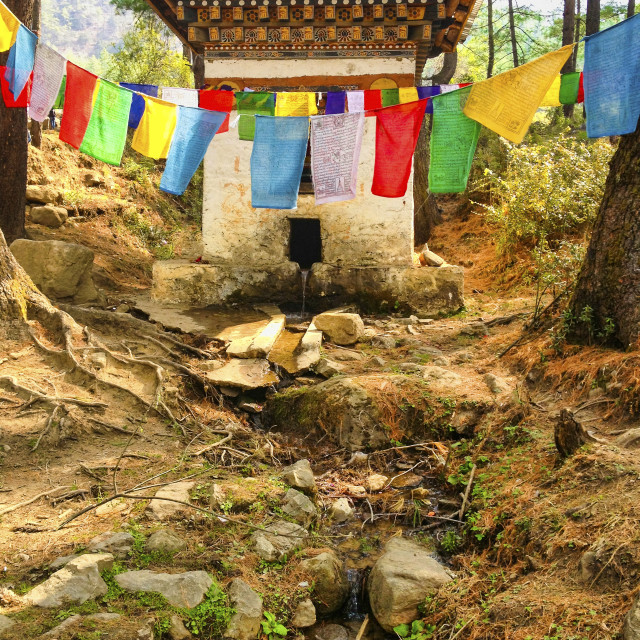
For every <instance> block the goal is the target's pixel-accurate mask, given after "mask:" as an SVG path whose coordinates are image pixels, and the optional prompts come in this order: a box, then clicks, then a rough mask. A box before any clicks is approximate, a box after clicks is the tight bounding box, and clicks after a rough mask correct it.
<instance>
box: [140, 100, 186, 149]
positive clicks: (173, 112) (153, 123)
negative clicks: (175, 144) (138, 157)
mask: <svg viewBox="0 0 640 640" xmlns="http://www.w3.org/2000/svg"><path fill="white" fill-rule="evenodd" d="M144 102H145V106H144V113H143V114H142V118H140V124H138V128H137V129H136V132H135V133H134V134H133V140H132V141H131V147H132V148H133V149H135V150H136V151H137V152H138V153H141V154H142V155H143V156H147V157H148V158H154V159H155V160H159V159H160V158H166V157H167V156H168V155H169V147H170V146H171V138H172V137H173V132H174V130H175V128H176V118H177V110H178V107H177V105H175V104H173V103H171V102H165V101H164V100H158V98H152V97H151V96H145V97H144Z"/></svg>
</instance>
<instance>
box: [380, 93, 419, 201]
mask: <svg viewBox="0 0 640 640" xmlns="http://www.w3.org/2000/svg"><path fill="white" fill-rule="evenodd" d="M426 106H427V101H426V99H425V100H419V101H418V102H411V103H409V104H399V105H396V106H393V107H389V108H387V109H380V111H376V117H377V121H376V159H375V165H374V169H373V185H372V186H371V193H373V195H376V196H383V197H385V198H400V197H402V196H403V195H404V194H405V193H406V191H407V183H408V181H409V176H410V175H411V159H412V158H413V152H414V150H415V148H416V144H417V142H418V136H419V135H420V127H421V126H422V120H423V118H424V110H425V108H426Z"/></svg>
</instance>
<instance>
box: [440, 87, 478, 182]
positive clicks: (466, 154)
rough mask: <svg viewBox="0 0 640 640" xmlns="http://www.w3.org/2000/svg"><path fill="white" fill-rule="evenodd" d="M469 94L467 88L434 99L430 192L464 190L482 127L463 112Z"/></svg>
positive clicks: (469, 90)
mask: <svg viewBox="0 0 640 640" xmlns="http://www.w3.org/2000/svg"><path fill="white" fill-rule="evenodd" d="M470 92H471V89H470V88H468V87H467V88H464V89H460V90H459V91H455V92H451V93H446V94H442V95H439V96H435V97H434V98H433V129H432V131H431V141H430V148H431V161H430V164H429V191H431V193H460V192H462V191H464V190H465V189H466V188H467V180H468V179H469V171H470V170H471V163H472V162H473V154H474V153H475V151H476V145H477V144H478V136H479V135H480V129H481V128H482V127H481V125H480V123H479V122H476V121H475V120H471V118H467V116H465V115H464V113H463V111H462V109H463V107H464V104H465V101H466V100H467V99H468V97H469V93H470Z"/></svg>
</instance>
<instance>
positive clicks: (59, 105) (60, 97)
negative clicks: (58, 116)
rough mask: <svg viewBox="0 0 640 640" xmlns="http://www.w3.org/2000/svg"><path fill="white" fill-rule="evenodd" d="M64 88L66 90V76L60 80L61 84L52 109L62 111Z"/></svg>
mask: <svg viewBox="0 0 640 640" xmlns="http://www.w3.org/2000/svg"><path fill="white" fill-rule="evenodd" d="M66 88H67V76H66V75H65V76H64V78H62V84H61V85H60V91H58V97H57V98H56V101H55V102H54V103H53V108H54V109H62V107H63V106H64V92H65V90H66Z"/></svg>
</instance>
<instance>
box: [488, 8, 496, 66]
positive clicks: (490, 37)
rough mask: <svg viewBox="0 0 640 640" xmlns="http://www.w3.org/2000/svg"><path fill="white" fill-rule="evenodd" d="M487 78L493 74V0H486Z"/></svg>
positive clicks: (494, 55)
mask: <svg viewBox="0 0 640 640" xmlns="http://www.w3.org/2000/svg"><path fill="white" fill-rule="evenodd" d="M487 52H488V53H487V78H491V76H493V63H494V62H495V57H496V47H495V40H494V35H493V0H487Z"/></svg>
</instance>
